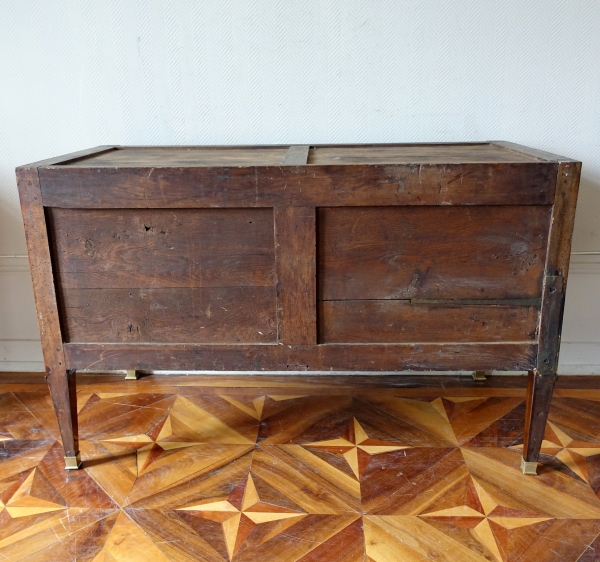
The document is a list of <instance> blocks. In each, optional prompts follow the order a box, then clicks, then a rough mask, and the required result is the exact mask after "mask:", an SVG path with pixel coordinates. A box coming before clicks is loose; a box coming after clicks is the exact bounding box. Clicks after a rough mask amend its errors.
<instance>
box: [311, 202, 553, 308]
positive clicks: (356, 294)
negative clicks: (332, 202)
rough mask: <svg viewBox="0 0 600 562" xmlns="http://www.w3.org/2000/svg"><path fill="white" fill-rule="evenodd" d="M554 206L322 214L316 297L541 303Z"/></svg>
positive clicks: (357, 210)
mask: <svg viewBox="0 0 600 562" xmlns="http://www.w3.org/2000/svg"><path fill="white" fill-rule="evenodd" d="M550 213H551V208H550V207H546V206H523V207H512V206H503V207H419V208H417V207H411V208H406V207H395V208H378V207H363V208H344V209H339V208H333V209H319V214H318V218H319V250H318V255H319V298H320V299H321V300H340V299H341V300H348V299H399V298H418V297H420V298H465V299H468V298H473V299H477V298H479V299H482V298H524V297H540V296H541V289H542V275H543V271H544V264H545V257H546V244H547V237H548V227H549V221H550Z"/></svg>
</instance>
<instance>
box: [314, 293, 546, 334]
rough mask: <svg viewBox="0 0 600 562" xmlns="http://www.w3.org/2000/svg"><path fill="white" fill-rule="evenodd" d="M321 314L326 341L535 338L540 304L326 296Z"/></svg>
mask: <svg viewBox="0 0 600 562" xmlns="http://www.w3.org/2000/svg"><path fill="white" fill-rule="evenodd" d="M318 317H319V340H320V343H328V344H329V343H409V342H423V341H427V342H502V341H533V340H535V332H536V328H537V321H538V310H537V309H536V308H533V307H524V306H520V307H519V306H497V305H492V306H487V305H486V306H473V305H463V306H453V305H443V304H427V305H415V304H411V303H410V302H408V301H398V300H363V301H324V302H320V303H319V315H318Z"/></svg>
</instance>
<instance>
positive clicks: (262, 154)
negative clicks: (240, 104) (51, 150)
mask: <svg viewBox="0 0 600 562" xmlns="http://www.w3.org/2000/svg"><path fill="white" fill-rule="evenodd" d="M287 152H288V149H287V147H283V146H282V147H260V146H254V147H236V146H228V147H210V146H206V147H182V146H179V147H164V146H153V147H145V148H139V147H126V146H123V147H118V148H117V149H116V150H113V151H110V152H103V153H101V154H90V155H89V156H88V157H87V158H81V159H78V160H76V161H68V162H60V165H65V164H66V165H68V166H69V167H83V168H89V167H107V166H108V167H115V166H119V167H120V166H126V167H137V166H148V167H155V166H156V167H159V166H160V167H164V166H256V165H259V166H268V165H277V164H281V163H282V161H283V160H284V158H285V156H286V154H287ZM304 163H305V162H304Z"/></svg>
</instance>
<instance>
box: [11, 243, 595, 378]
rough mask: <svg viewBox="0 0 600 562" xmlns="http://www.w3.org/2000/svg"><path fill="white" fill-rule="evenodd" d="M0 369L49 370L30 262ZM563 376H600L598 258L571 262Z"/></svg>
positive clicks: (16, 291)
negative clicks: (32, 286) (37, 313)
mask: <svg viewBox="0 0 600 562" xmlns="http://www.w3.org/2000/svg"><path fill="white" fill-rule="evenodd" d="M0 371H17V372H24V371H44V362H43V358H42V351H41V345H40V341H39V335H38V331H37V322H36V318H35V308H34V303H33V294H32V291H31V278H30V276H29V264H28V261H27V258H0ZM160 372H161V373H167V372H166V371H160ZM168 372H169V373H171V372H172V371H168ZM202 372H208V371H202ZM558 372H559V374H562V375H600V256H598V255H594V256H573V257H572V259H571V270H570V273H569V289H568V291H567V306H566V311H565V324H564V331H563V342H562V344H561V351H560V363H559V370H558ZM263 374H264V373H263ZM281 374H292V373H289V372H285V373H281ZM304 374H306V373H304ZM328 374H331V373H328ZM371 374H376V373H371Z"/></svg>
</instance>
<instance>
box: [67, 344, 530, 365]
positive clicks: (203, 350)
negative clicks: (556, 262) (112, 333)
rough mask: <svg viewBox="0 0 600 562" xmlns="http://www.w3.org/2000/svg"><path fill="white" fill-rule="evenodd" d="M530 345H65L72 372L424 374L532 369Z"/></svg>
mask: <svg viewBox="0 0 600 562" xmlns="http://www.w3.org/2000/svg"><path fill="white" fill-rule="evenodd" d="M536 353H537V345H535V344H524V343H519V344H513V343H508V344H490V343H477V344H462V345H460V344H455V345H442V344H404V345H394V344H388V345H334V344H332V345H317V346H314V345H305V346H302V345H212V346H211V345H192V344H188V345H181V344H171V345H151V344H146V345H141V344H138V345H134V344H112V345H109V344H105V345H98V344H84V343H81V344H74V343H70V344H65V355H66V358H67V363H68V366H69V368H71V369H79V370H85V369H96V370H98V369H108V370H112V369H125V368H128V369H133V368H135V369H173V370H215V371H227V370H240V371H298V370H300V371H302V370H306V371H404V370H413V371H428V370H439V371H446V370H474V371H477V370H480V371H485V370H490V369H498V370H506V371H525V370H528V369H532V368H534V365H535V357H536Z"/></svg>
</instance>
